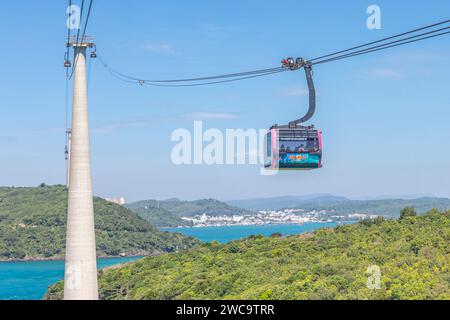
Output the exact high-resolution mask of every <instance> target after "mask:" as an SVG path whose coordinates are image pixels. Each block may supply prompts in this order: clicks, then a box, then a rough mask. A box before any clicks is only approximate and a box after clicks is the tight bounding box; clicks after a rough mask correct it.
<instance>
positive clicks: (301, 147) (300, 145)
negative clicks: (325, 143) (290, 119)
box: [280, 139, 319, 152]
mask: <svg viewBox="0 0 450 320" xmlns="http://www.w3.org/2000/svg"><path fill="white" fill-rule="evenodd" d="M318 148H319V142H318V141H317V139H308V140H300V141H299V140H296V141H292V140H291V141H289V140H285V141H280V152H300V151H305V150H315V149H318Z"/></svg>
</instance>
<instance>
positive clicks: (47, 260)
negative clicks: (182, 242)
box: [0, 254, 158, 263]
mask: <svg viewBox="0 0 450 320" xmlns="http://www.w3.org/2000/svg"><path fill="white" fill-rule="evenodd" d="M157 255H158V254H150V255H142V254H138V255H126V256H98V257H97V259H117V258H124V259H125V258H139V257H142V258H145V257H152V256H157ZM50 261H64V256H61V257H52V258H27V259H11V260H0V263H2V262H50Z"/></svg>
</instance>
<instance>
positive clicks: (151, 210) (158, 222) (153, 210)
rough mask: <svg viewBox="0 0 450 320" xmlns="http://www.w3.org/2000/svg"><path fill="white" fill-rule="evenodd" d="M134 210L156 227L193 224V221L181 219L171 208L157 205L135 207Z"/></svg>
mask: <svg viewBox="0 0 450 320" xmlns="http://www.w3.org/2000/svg"><path fill="white" fill-rule="evenodd" d="M130 210H132V211H133V212H134V213H136V214H137V215H138V216H139V217H141V218H142V219H144V220H146V221H148V222H149V223H150V224H151V225H153V226H155V227H158V228H160V227H180V226H191V223H189V222H188V221H185V220H183V219H181V218H180V217H178V216H176V215H175V214H174V213H172V212H170V211H169V210H166V209H163V208H157V207H148V206H145V207H135V208H133V209H130Z"/></svg>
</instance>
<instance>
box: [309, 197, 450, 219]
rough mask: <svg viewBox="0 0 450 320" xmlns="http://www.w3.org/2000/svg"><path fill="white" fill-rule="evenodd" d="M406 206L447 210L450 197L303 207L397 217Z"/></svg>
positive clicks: (365, 201) (332, 212) (332, 203)
mask: <svg viewBox="0 0 450 320" xmlns="http://www.w3.org/2000/svg"><path fill="white" fill-rule="evenodd" d="M405 207H414V208H415V209H416V211H417V212H418V213H424V212H427V211H429V210H431V209H438V210H442V211H446V210H449V209H450V199H447V198H420V199H411V200H407V199H385V200H348V201H340V202H328V203H310V204H307V205H304V206H303V207H302V208H303V209H310V210H312V209H315V210H326V211H329V212H331V213H330V214H331V215H342V214H344V215H345V214H350V213H365V214H374V215H383V216H386V217H397V216H398V215H399V213H400V210H401V209H403V208H405Z"/></svg>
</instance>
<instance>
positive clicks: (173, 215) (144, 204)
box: [126, 199, 252, 227]
mask: <svg viewBox="0 0 450 320" xmlns="http://www.w3.org/2000/svg"><path fill="white" fill-rule="evenodd" d="M126 207H127V208H129V209H130V210H132V211H133V212H135V213H136V214H137V215H139V216H140V217H141V218H143V219H145V220H147V221H148V222H150V223H151V224H153V225H155V226H157V227H178V226H190V225H191V224H190V222H187V221H185V220H183V219H181V217H192V216H198V215H203V214H206V215H207V216H224V215H225V216H228V215H245V214H251V213H252V212H251V211H249V210H246V209H242V208H237V207H233V206H230V205H228V204H226V203H224V202H221V201H218V200H214V199H203V200H195V201H181V200H178V199H169V200H164V201H157V200H145V201H139V202H134V203H130V204H127V205H126Z"/></svg>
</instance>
